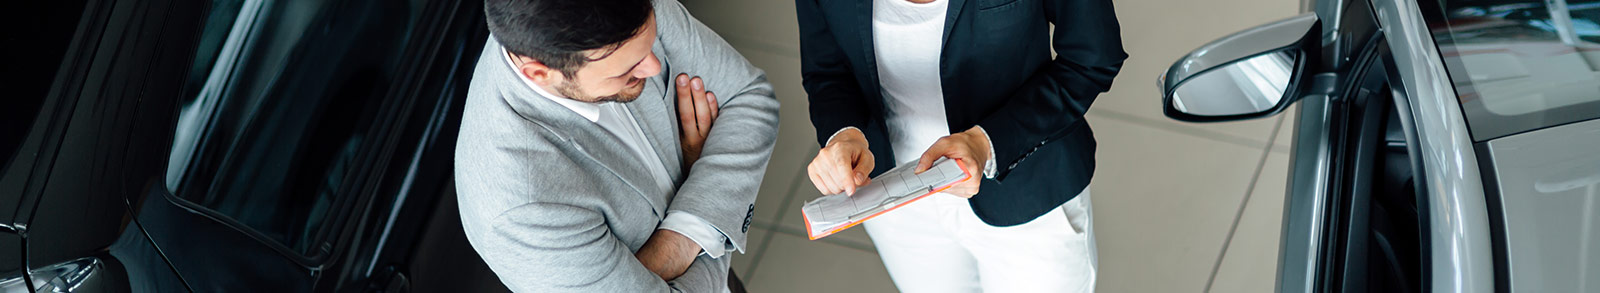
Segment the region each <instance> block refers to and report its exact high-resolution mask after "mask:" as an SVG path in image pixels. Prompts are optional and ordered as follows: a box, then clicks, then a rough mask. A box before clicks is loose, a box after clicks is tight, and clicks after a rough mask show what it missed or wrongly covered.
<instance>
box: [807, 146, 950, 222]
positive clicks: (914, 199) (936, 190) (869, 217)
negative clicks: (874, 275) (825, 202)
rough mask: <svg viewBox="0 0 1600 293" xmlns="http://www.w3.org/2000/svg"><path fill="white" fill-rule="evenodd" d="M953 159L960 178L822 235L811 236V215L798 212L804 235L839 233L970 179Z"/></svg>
mask: <svg viewBox="0 0 1600 293" xmlns="http://www.w3.org/2000/svg"><path fill="white" fill-rule="evenodd" d="M954 160H955V161H956V167H957V168H961V174H962V176H964V177H962V178H961V180H959V181H956V182H951V183H950V184H945V185H944V186H940V187H939V188H936V189H934V190H933V191H929V192H928V193H926V194H923V195H920V196H917V197H916V198H913V199H911V200H908V201H906V202H903V203H900V204H897V205H894V206H892V207H889V208H887V209H883V211H881V212H877V213H874V214H872V215H871V216H867V217H866V218H862V219H860V220H856V221H850V222H847V223H846V224H845V225H844V226H839V227H838V228H833V229H828V231H826V232H823V234H822V235H817V236H811V235H815V233H812V232H811V217H807V216H806V213H805V212H801V213H800V218H801V219H805V220H806V237H807V238H811V240H817V239H822V237H828V235H833V233H839V231H844V229H849V228H850V227H855V226H856V225H860V224H861V223H866V222H867V220H872V218H876V217H878V215H882V214H886V213H889V211H893V210H895V209H898V208H900V207H903V206H905V205H908V204H911V203H913V202H916V201H919V200H922V198H924V197H928V196H929V195H933V194H936V193H940V192H944V191H945V190H947V189H950V187H954V186H956V184H961V183H962V182H967V180H972V173H971V172H967V165H962V164H961V159H954Z"/></svg>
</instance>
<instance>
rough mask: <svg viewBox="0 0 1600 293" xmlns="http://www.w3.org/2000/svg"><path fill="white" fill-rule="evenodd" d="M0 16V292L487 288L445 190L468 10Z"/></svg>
mask: <svg viewBox="0 0 1600 293" xmlns="http://www.w3.org/2000/svg"><path fill="white" fill-rule="evenodd" d="M0 5H3V6H5V7H0V8H3V9H0V11H3V12H0V14H4V15H5V17H3V18H0V19H3V20H0V22H5V23H6V24H9V25H7V26H6V27H7V28H8V29H7V30H6V31H5V32H4V33H0V34H3V36H4V39H3V40H4V42H3V46H0V50H4V53H6V54H5V56H8V57H11V58H8V59H10V60H9V61H7V64H6V65H5V66H4V67H0V70H3V74H4V75H3V77H4V79H3V81H0V92H4V94H0V95H3V96H4V98H3V99H0V100H3V101H4V103H5V104H6V106H3V107H0V292H27V291H58V290H62V291H82V292H126V291H134V292H179V291H200V292H238V291H247V292H252V291H266V292H303V291H319V292H327V291H387V292H404V291H429V292H432V291H451V292H483V291H505V288H504V287H502V285H500V282H499V281H498V279H496V278H495V276H494V274H493V273H492V272H490V271H489V270H488V267H487V266H486V265H484V264H483V261H482V260H481V259H480V258H479V257H478V256H477V254H476V253H474V252H473V251H472V248H471V247H470V246H468V244H467V242H466V238H465V237H464V235H463V234H462V232H461V224H460V223H459V222H458V221H459V220H460V218H459V216H458V215H457V212H458V210H457V208H456V205H455V199H456V197H455V194H454V187H453V186H452V185H451V181H452V180H451V169H452V162H451V159H452V156H453V152H454V148H455V137H456V127H457V126H458V124H459V121H460V119H461V117H460V115H461V111H460V107H461V105H462V102H463V101H464V100H465V97H466V95H465V93H466V89H467V88H466V87H467V84H468V82H469V81H470V80H471V71H472V66H471V65H472V64H474V63H475V62H476V60H477V53H478V52H479V51H480V49H481V46H482V45H483V44H484V41H485V39H486V38H487V36H488V32H487V29H486V28H485V26H484V21H483V13H482V8H481V5H482V2H480V1H436V0H405V1H397V0H303V1H273V0H214V1H194V0H187V1H186V0H122V1H87V2H74V1H9V2H8V3H6V4H0ZM36 6H37V7H36Z"/></svg>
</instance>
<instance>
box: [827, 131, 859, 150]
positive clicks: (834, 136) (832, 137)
mask: <svg viewBox="0 0 1600 293" xmlns="http://www.w3.org/2000/svg"><path fill="white" fill-rule="evenodd" d="M846 129H855V130H856V131H861V129H860V128H856V127H855V126H845V127H844V128H840V129H839V131H834V132H833V135H829V136H828V141H824V142H822V147H828V143H832V142H833V139H834V138H838V137H839V134H840V133H844V130H846Z"/></svg>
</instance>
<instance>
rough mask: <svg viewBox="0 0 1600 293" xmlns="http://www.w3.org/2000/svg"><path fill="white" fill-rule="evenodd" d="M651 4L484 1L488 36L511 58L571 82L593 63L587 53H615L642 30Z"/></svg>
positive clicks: (635, 0)
mask: <svg viewBox="0 0 1600 293" xmlns="http://www.w3.org/2000/svg"><path fill="white" fill-rule="evenodd" d="M653 11H654V8H653V7H652V6H651V4H650V0H485V1H484V14H485V15H486V16H488V22H489V33H490V34H493V35H494V38H495V39H496V40H499V41H500V44H501V45H504V46H505V47H506V49H507V50H509V51H511V53H514V54H517V55H522V56H527V57H530V58H533V59H535V60H539V62H542V63H544V65H545V66H549V67H550V68H553V69H555V70H559V71H561V73H562V74H565V75H567V76H572V75H573V73H575V72H577V71H578V68H580V67H583V65H584V64H587V63H589V61H594V60H599V59H601V58H605V56H609V55H611V52H610V51H608V52H606V53H605V54H602V55H601V56H600V57H596V58H594V59H590V58H588V57H587V56H584V54H583V52H584V51H586V50H593V49H605V50H611V51H614V50H616V48H617V47H620V46H621V45H622V42H624V41H627V40H628V39H629V38H632V37H633V36H634V35H635V34H637V33H638V32H639V30H640V29H642V28H644V23H645V21H646V20H648V19H649V18H650V13H652V12H653Z"/></svg>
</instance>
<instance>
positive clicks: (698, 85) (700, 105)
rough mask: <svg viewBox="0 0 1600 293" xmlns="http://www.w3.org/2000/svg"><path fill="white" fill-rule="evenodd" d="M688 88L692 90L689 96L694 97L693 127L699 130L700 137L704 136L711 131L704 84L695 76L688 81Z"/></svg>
mask: <svg viewBox="0 0 1600 293" xmlns="http://www.w3.org/2000/svg"><path fill="white" fill-rule="evenodd" d="M689 87H691V88H692V90H690V91H689V94H691V95H694V99H692V101H693V103H694V115H695V121H696V122H697V123H696V125H695V126H696V127H698V128H697V129H699V130H700V135H705V134H706V132H707V131H709V130H711V109H707V108H706V83H705V81H704V80H701V79H700V77H698V76H697V77H695V78H692V79H689Z"/></svg>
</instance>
